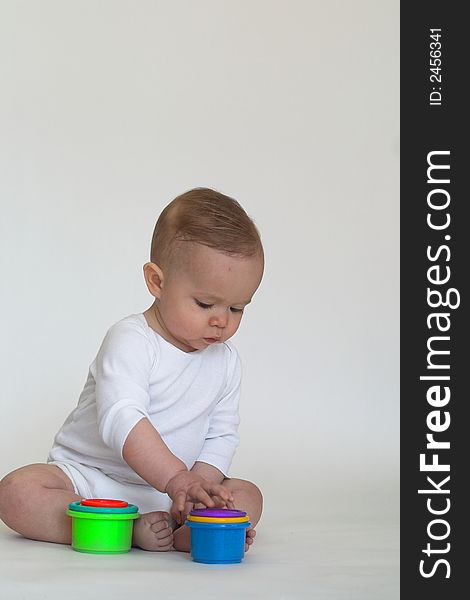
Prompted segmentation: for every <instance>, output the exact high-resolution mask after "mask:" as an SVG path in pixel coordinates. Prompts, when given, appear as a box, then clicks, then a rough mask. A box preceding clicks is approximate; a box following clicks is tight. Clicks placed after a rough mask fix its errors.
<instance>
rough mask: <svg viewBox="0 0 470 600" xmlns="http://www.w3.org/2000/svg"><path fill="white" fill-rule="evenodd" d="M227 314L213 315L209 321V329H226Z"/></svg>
mask: <svg viewBox="0 0 470 600" xmlns="http://www.w3.org/2000/svg"><path fill="white" fill-rule="evenodd" d="M227 319H228V315H227V313H221V314H219V315H213V316H212V317H211V318H210V320H209V325H210V326H211V327H226V326H227Z"/></svg>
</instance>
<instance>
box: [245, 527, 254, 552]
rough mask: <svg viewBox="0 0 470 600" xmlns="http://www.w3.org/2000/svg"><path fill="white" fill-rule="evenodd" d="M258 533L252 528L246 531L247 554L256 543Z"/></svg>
mask: <svg viewBox="0 0 470 600" xmlns="http://www.w3.org/2000/svg"><path fill="white" fill-rule="evenodd" d="M255 535H256V531H255V530H254V529H253V528H252V527H251V528H249V529H247V530H246V539H245V552H247V551H248V548H249V547H250V546H251V544H252V543H253V542H254V541H255Z"/></svg>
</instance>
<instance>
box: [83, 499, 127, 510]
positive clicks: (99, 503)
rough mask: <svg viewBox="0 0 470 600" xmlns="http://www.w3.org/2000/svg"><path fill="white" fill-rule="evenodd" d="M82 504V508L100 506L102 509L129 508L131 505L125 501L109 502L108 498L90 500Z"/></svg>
mask: <svg viewBox="0 0 470 600" xmlns="http://www.w3.org/2000/svg"><path fill="white" fill-rule="evenodd" d="M80 504H81V505H82V506H98V507H100V508H126V506H129V503H128V502H125V501H124V500H109V499H108V498H88V499H87V500H82V501H81V503H80Z"/></svg>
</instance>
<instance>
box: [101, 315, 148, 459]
mask: <svg viewBox="0 0 470 600" xmlns="http://www.w3.org/2000/svg"><path fill="white" fill-rule="evenodd" d="M155 358H156V357H155V352H154V350H153V349H152V347H151V346H150V345H149V343H148V340H147V338H146V337H145V336H144V335H142V334H141V333H140V332H139V331H137V330H136V329H135V328H134V327H133V326H132V325H130V324H126V323H119V324H117V325H115V326H114V327H112V328H111V329H110V330H108V332H107V334H106V336H105V338H104V340H103V343H102V344H101V348H100V350H99V352H98V355H97V357H96V360H95V363H94V367H95V372H94V373H93V375H94V377H95V380H96V410H97V424H98V431H99V434H100V436H101V438H102V440H103V441H104V443H105V444H106V445H107V446H109V447H110V448H112V449H113V450H114V451H115V452H116V453H118V454H119V456H120V457H121V458H122V449H123V446H124V442H125V441H126V438H127V436H128V435H129V433H130V431H131V430H132V428H133V427H134V426H135V425H136V424H137V423H138V422H139V421H140V420H141V419H143V418H144V417H147V418H148V409H149V406H150V395H149V379H150V373H151V370H152V367H153V364H154V362H155Z"/></svg>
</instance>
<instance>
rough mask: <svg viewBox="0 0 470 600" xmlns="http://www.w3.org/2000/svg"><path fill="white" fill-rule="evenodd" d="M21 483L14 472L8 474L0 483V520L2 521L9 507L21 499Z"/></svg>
mask: <svg viewBox="0 0 470 600" xmlns="http://www.w3.org/2000/svg"><path fill="white" fill-rule="evenodd" d="M21 483H22V482H21V481H19V478H18V477H17V476H16V475H15V472H13V473H9V474H8V475H6V476H5V477H4V478H3V479H2V480H1V481H0V518H2V519H4V516H5V515H6V514H7V513H8V512H9V511H10V509H11V507H13V506H15V504H16V503H17V501H18V500H20V499H21V495H22V494H21V489H20V488H21Z"/></svg>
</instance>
